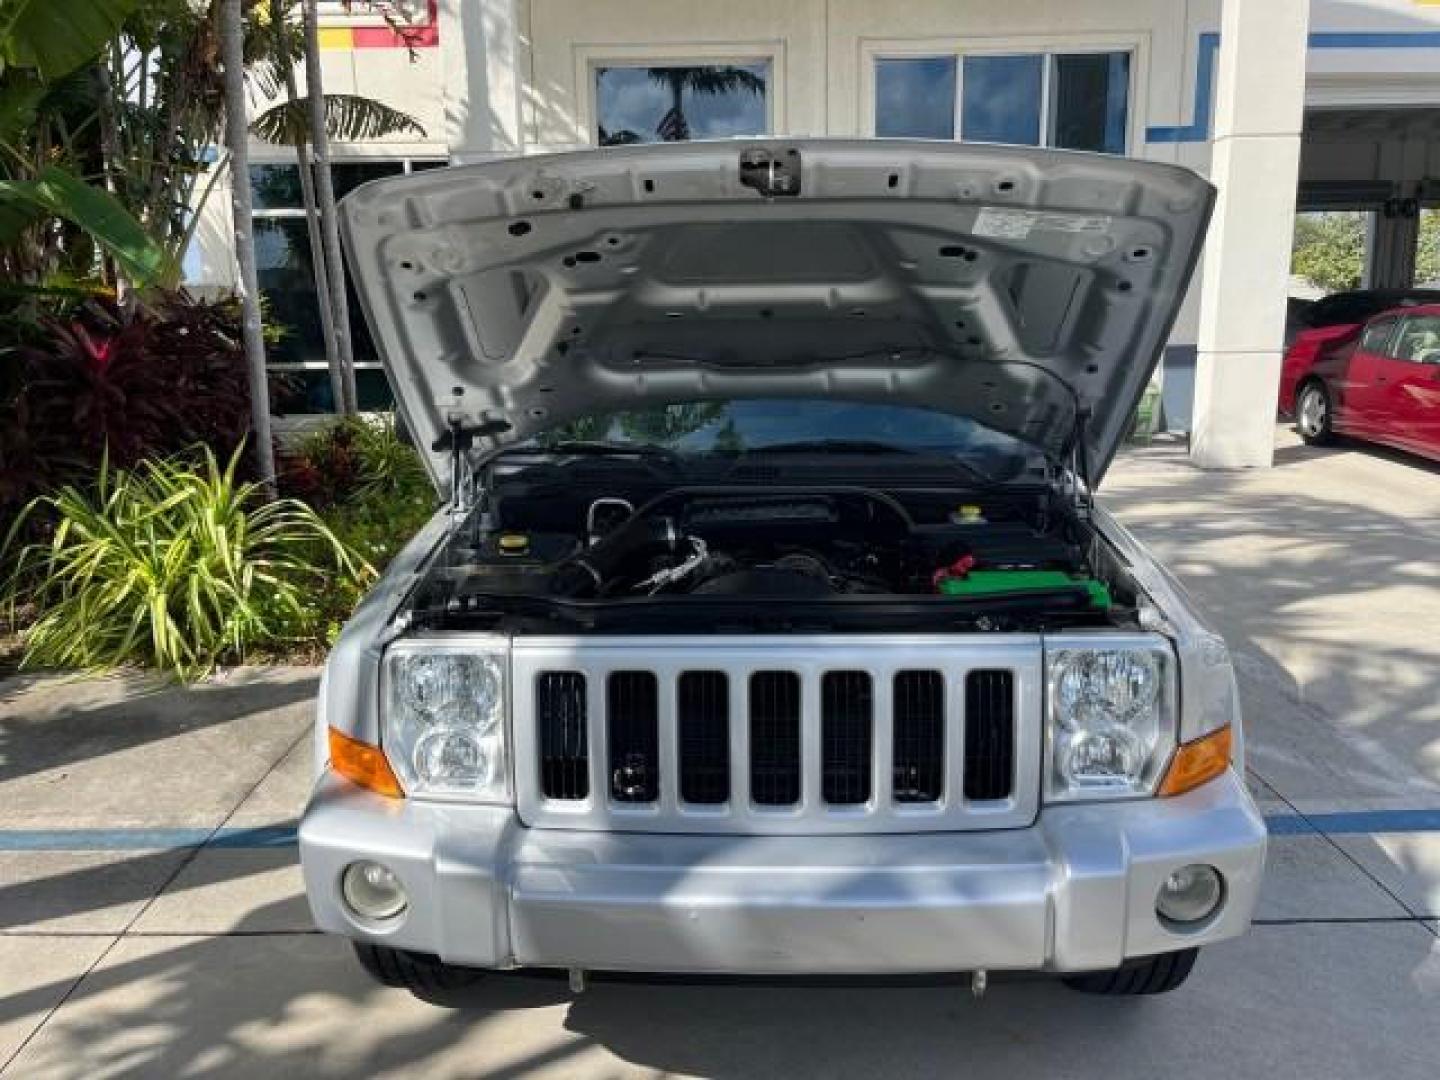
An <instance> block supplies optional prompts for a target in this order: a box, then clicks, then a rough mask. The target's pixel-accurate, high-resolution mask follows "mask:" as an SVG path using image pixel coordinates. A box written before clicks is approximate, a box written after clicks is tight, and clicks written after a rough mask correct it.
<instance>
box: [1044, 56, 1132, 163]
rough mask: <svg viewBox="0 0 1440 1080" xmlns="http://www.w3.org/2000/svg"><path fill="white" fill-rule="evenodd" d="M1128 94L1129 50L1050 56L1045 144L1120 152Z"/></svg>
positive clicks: (1071, 148) (1123, 138) (1103, 151)
mask: <svg viewBox="0 0 1440 1080" xmlns="http://www.w3.org/2000/svg"><path fill="white" fill-rule="evenodd" d="M1129 97H1130V54H1129V53H1076V54H1074V55H1070V56H1057V57H1055V71H1054V73H1053V75H1052V76H1051V80H1050V117H1051V120H1050V122H1051V126H1052V128H1053V131H1054V135H1053V137H1052V138H1051V140H1050V145H1052V146H1060V147H1064V148H1065V149H1067V150H1097V151H1100V152H1102V153H1106V154H1123V153H1124V152H1125V125H1126V114H1127V112H1128V106H1129Z"/></svg>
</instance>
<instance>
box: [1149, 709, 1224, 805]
mask: <svg viewBox="0 0 1440 1080" xmlns="http://www.w3.org/2000/svg"><path fill="white" fill-rule="evenodd" d="M1230 742H1231V730H1230V725H1229V724H1226V725H1225V726H1224V727H1222V728H1220V729H1219V730H1218V731H1212V732H1211V733H1210V734H1209V735H1203V736H1201V737H1200V738H1198V739H1196V740H1194V741H1193V742H1188V743H1185V744H1183V745H1182V746H1181V747H1180V749H1178V750H1176V751H1175V756H1174V757H1173V758H1171V759H1170V768H1168V769H1167V770H1165V779H1164V780H1162V781H1161V782H1160V794H1161V795H1183V794H1185V792H1187V791H1192V790H1194V789H1195V788H1197V787H1199V786H1200V785H1201V784H1203V783H1205V782H1206V781H1208V780H1214V779H1215V778H1216V777H1217V776H1219V775H1220V774H1221V773H1223V772H1224V771H1225V770H1226V769H1228V768H1229V767H1230Z"/></svg>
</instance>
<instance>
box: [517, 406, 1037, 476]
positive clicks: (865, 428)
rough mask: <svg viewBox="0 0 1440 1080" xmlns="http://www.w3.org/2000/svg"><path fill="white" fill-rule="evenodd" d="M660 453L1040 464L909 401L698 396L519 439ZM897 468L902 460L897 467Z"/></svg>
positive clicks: (538, 445)
mask: <svg viewBox="0 0 1440 1080" xmlns="http://www.w3.org/2000/svg"><path fill="white" fill-rule="evenodd" d="M566 444H572V445H573V444H601V445H606V446H613V447H617V448H622V447H634V448H635V449H636V450H641V449H642V448H650V449H659V450H663V451H667V452H668V453H670V454H674V455H677V456H679V457H682V458H683V457H696V458H699V457H705V458H720V459H724V458H734V459H738V458H741V457H754V456H757V455H765V454H767V453H781V452H785V453H800V452H814V453H817V454H822V453H833V454H863V455H867V456H872V455H873V456H875V457H877V458H881V459H883V458H884V457H885V456H886V455H887V454H888V453H898V454H905V455H926V456H931V457H943V458H946V459H948V460H951V461H955V462H958V463H960V464H962V465H964V466H965V467H966V468H967V469H969V470H971V471H973V472H976V473H979V474H981V475H982V476H984V477H986V478H988V479H992V480H1005V479H1010V478H1012V477H1015V476H1018V475H1020V474H1021V473H1023V472H1025V471H1027V469H1030V468H1043V465H1044V458H1043V457H1042V455H1040V454H1039V453H1038V452H1037V451H1036V450H1035V449H1034V448H1033V447H1030V446H1027V445H1026V444H1025V443H1022V442H1020V441H1019V440H1018V439H1015V438H1012V437H1011V436H1009V435H1005V434H1002V433H1000V432H998V431H993V430H991V429H990V428H987V427H985V426H984V425H982V424H979V423H976V422H975V421H974V420H969V419H966V418H965V417H961V416H952V415H950V414H948V413H939V412H932V411H931V410H928V409H920V408H914V407H912V406H906V405H887V404H876V403H871V402H851V401H834V400H811V399H804V398H801V399H795V398H785V399H768V398H747V399H743V400H734V401H697V402H681V403H677V404H671V405H664V406H657V407H655V408H650V409H643V410H637V411H634V412H620V413H607V414H603V415H596V416H590V417H584V418H582V419H580V420H576V421H572V422H571V423H568V424H565V425H563V426H561V427H558V428H553V429H551V430H550V431H547V432H545V433H543V434H541V435H539V436H537V437H535V438H534V439H531V440H529V441H528V442H526V443H523V444H521V448H524V449H530V450H546V449H564V448H565V446H566ZM900 464H901V465H902V467H903V462H901V463H900Z"/></svg>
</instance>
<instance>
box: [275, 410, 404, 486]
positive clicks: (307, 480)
mask: <svg viewBox="0 0 1440 1080" xmlns="http://www.w3.org/2000/svg"><path fill="white" fill-rule="evenodd" d="M281 458H282V461H281V464H282V470H281V473H282V475H281V482H282V486H283V487H284V489H285V490H286V491H287V492H288V493H290V494H292V495H294V496H296V497H297V498H300V499H304V500H305V501H306V502H307V503H309V504H310V505H311V506H314V507H316V508H322V507H327V506H331V505H337V506H338V505H346V504H353V503H355V502H368V501H371V500H373V499H377V498H383V497H386V496H402V497H403V496H407V495H410V494H413V493H414V492H416V491H419V490H423V491H426V492H430V491H431V490H432V489H431V485H430V479H429V474H428V473H426V471H425V465H424V463H423V462H422V461H421V460H420V455H419V454H417V453H416V452H415V448H414V447H413V446H411V445H410V444H409V443H407V442H405V441H404V440H403V439H401V438H400V436H399V433H398V432H397V431H396V428H395V418H394V417H393V416H391V415H388V414H387V415H383V416H379V417H347V418H345V419H342V420H337V421H335V422H334V423H332V424H327V425H326V426H325V427H323V428H321V429H320V430H318V431H315V432H312V433H311V434H309V435H307V436H305V437H304V438H303V439H301V440H300V442H299V443H298V444H297V445H296V446H295V447H294V449H292V450H290V451H289V452H287V453H284V454H282V455H281Z"/></svg>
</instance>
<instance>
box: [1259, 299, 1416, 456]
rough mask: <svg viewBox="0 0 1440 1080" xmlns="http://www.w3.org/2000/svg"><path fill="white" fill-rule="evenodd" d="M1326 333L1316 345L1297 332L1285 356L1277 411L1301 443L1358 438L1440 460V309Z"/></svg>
mask: <svg viewBox="0 0 1440 1080" xmlns="http://www.w3.org/2000/svg"><path fill="white" fill-rule="evenodd" d="M1329 329H1334V328H1328V329H1327V330H1326V331H1324V332H1323V334H1324V337H1323V340H1322V341H1321V342H1320V343H1319V344H1318V345H1315V344H1314V343H1313V342H1305V341H1304V339H1305V338H1306V336H1307V335H1306V334H1305V333H1302V334H1300V335H1299V336H1298V337H1297V338H1296V339H1295V341H1294V342H1293V343H1292V344H1291V347H1290V349H1289V350H1287V352H1286V355H1285V366H1284V372H1283V375H1282V379H1281V387H1280V405H1281V408H1282V410H1283V411H1285V412H1289V413H1292V414H1293V415H1294V416H1295V421H1296V426H1297V427H1298V428H1299V430H1300V436H1301V438H1303V439H1304V440H1305V441H1306V442H1307V443H1311V444H1322V443H1326V442H1329V441H1330V439H1331V437H1332V436H1333V435H1353V436H1354V437H1356V438H1358V439H1365V440H1367V441H1370V442H1377V443H1386V444H1387V445H1390V446H1395V447H1398V448H1400V449H1401V450H1408V451H1410V452H1412V453H1416V454H1421V455H1424V456H1425V457H1429V458H1434V459H1436V460H1440V304H1426V305H1421V306H1416V307H1403V308H1395V309H1392V310H1389V311H1385V312H1382V313H1380V314H1379V315H1376V316H1374V317H1373V318H1371V319H1370V320H1369V321H1368V322H1365V323H1364V324H1362V325H1361V326H1359V327H1348V328H1346V332H1345V333H1343V334H1331V333H1329ZM1312 332H1313V331H1312Z"/></svg>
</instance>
